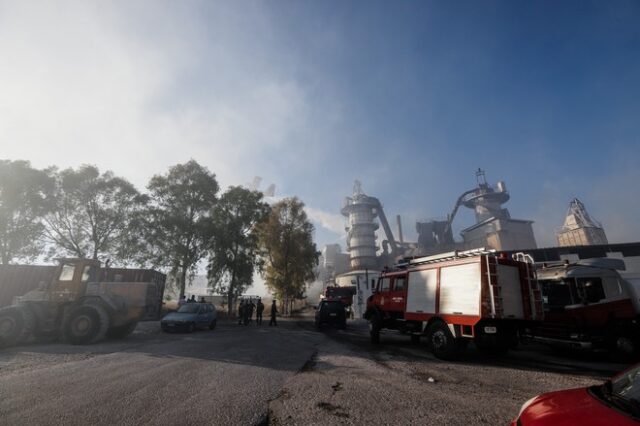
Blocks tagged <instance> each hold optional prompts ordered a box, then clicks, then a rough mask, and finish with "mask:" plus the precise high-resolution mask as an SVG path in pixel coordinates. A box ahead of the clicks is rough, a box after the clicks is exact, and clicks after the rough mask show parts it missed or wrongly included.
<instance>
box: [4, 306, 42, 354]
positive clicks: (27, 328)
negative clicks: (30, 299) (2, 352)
mask: <svg viewBox="0 0 640 426" xmlns="http://www.w3.org/2000/svg"><path fill="white" fill-rule="evenodd" d="M35 325H36V318H35V316H34V315H33V313H32V312H31V311H30V310H29V309H28V308H27V307H26V306H9V307H6V308H2V309H0V347H7V346H14V345H19V344H20V343H24V342H25V341H26V340H27V339H29V337H30V336H31V334H32V333H33V329H34V328H35Z"/></svg>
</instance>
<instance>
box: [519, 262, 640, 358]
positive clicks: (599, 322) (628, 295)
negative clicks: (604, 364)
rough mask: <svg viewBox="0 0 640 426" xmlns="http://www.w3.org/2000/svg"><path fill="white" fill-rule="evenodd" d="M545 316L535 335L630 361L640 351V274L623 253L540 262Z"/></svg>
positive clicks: (559, 344) (551, 342)
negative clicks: (629, 270)
mask: <svg viewBox="0 0 640 426" xmlns="http://www.w3.org/2000/svg"><path fill="white" fill-rule="evenodd" d="M536 266H537V271H536V274H537V278H538V282H539V283H540V287H541V290H542V294H543V300H544V309H545V318H544V322H543V323H541V324H537V326H535V327H532V328H531V329H530V330H529V333H528V334H529V335H531V336H532V337H534V338H535V339H536V340H538V341H542V342H544V343H548V344H550V345H552V346H568V347H572V348H582V349H591V348H604V349H608V350H609V351H610V352H611V353H612V354H613V355H614V357H617V358H619V359H620V360H624V361H628V360H633V359H635V358H637V356H638V355H639V354H640V326H639V325H638V324H639V323H638V321H640V279H638V277H635V278H633V277H626V278H623V277H622V276H621V274H620V273H619V272H618V271H624V270H625V263H624V261H623V260H622V259H612V258H593V259H581V260H578V261H576V262H569V261H564V262H554V263H541V264H537V265H536Z"/></svg>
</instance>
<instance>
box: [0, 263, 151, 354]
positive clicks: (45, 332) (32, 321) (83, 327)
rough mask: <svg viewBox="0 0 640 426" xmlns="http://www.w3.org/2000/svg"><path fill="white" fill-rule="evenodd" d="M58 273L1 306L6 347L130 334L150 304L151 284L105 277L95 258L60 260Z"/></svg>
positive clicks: (1, 338) (0, 336) (0, 343)
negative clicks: (50, 339)
mask: <svg viewBox="0 0 640 426" xmlns="http://www.w3.org/2000/svg"><path fill="white" fill-rule="evenodd" d="M58 262H59V264H58V266H57V270H56V272H55V274H54V278H53V279H52V281H51V282H49V283H42V284H41V285H40V287H39V288H38V289H36V290H31V291H29V292H28V293H26V294H25V295H23V296H20V297H17V298H16V299H15V300H14V303H13V304H12V305H11V306H7V307H4V308H1V309H0V347H6V346H12V345H17V344H21V343H24V342H26V341H28V340H29V339H31V338H38V337H47V336H48V337H57V338H59V339H60V340H61V341H62V342H66V343H71V344H76V345H81V344H90V343H95V342H98V341H100V340H102V339H104V338H105V337H111V338H123V337H126V336H127V335H129V334H130V333H131V332H132V331H133V330H134V329H135V327H136V324H137V323H138V321H139V320H140V319H141V318H142V317H143V316H144V315H145V313H146V309H147V306H146V305H147V301H146V294H147V289H148V286H149V285H151V284H150V283H145V282H105V281H104V279H105V277H106V276H107V274H106V272H107V271H106V270H105V269H103V268H101V266H100V262H99V261H97V260H90V259H72V258H65V259H58Z"/></svg>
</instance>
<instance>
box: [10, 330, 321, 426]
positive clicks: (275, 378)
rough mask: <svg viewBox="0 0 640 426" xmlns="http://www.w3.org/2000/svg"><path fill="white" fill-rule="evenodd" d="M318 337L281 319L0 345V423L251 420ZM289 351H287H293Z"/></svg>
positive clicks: (258, 417) (262, 413)
mask: <svg viewBox="0 0 640 426" xmlns="http://www.w3.org/2000/svg"><path fill="white" fill-rule="evenodd" d="M321 337H322V336H320V335H318V334H317V333H314V332H309V331H306V330H303V329H300V328H299V327H297V326H295V324H292V323H291V322H288V323H287V322H286V321H284V322H283V324H282V326H280V327H267V326H266V325H265V326H263V327H261V328H258V327H256V326H248V327H244V326H238V325H237V324H233V323H231V322H228V323H226V324H224V323H223V324H219V325H218V327H217V328H216V330H214V331H199V332H196V333H193V334H170V335H167V334H164V333H161V332H159V324H158V323H157V322H155V323H143V324H140V326H139V328H138V329H137V330H136V332H135V333H134V334H133V335H132V336H130V337H129V338H128V339H125V340H120V341H105V342H102V343H99V344H96V345H90V346H71V345H64V344H59V343H49V344H34V345H27V346H22V347H15V348H10V349H8V350H4V351H2V352H0V424H2V425H141V424H148V425H198V426H202V425H209V424H219V425H254V424H265V423H266V416H267V410H268V401H269V400H271V399H273V398H275V397H276V396H277V395H278V392H279V389H281V387H282V385H283V383H284V381H285V379H286V378H287V377H290V376H292V375H294V374H296V373H297V372H298V371H299V369H300V368H301V367H302V366H303V365H304V364H305V363H306V362H307V361H308V359H309V358H310V357H311V356H312V354H313V353H314V351H315V349H316V345H317V342H318V341H319V340H320V339H321ZM294 349H295V350H294Z"/></svg>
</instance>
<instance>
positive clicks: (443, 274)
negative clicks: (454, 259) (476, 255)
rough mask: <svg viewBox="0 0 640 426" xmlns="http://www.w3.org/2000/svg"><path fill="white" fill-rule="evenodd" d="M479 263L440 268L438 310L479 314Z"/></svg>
mask: <svg viewBox="0 0 640 426" xmlns="http://www.w3.org/2000/svg"><path fill="white" fill-rule="evenodd" d="M480 282H481V281H480V263H479V262H474V263H467V264H464V265H455V266H447V267H444V268H442V269H441V270H440V312H441V313H443V314H454V315H480Z"/></svg>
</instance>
